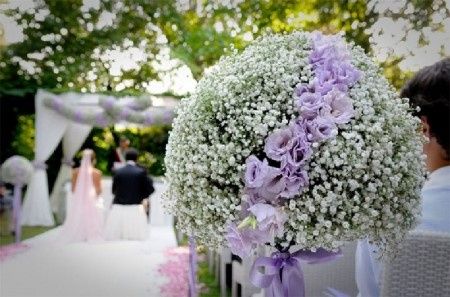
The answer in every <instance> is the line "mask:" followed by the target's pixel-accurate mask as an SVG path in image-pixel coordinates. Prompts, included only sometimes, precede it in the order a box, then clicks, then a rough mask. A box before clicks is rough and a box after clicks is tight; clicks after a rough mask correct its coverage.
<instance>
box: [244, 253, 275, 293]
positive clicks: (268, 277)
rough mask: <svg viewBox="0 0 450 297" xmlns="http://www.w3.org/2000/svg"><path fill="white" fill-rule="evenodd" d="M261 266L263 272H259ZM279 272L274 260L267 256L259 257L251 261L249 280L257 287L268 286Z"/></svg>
mask: <svg viewBox="0 0 450 297" xmlns="http://www.w3.org/2000/svg"><path fill="white" fill-rule="evenodd" d="M260 268H263V269H264V272H260V271H259V269H260ZM278 273H279V268H278V267H277V266H276V264H275V263H274V260H273V259H272V258H269V257H259V258H258V259H256V260H255V262H254V263H253V266H252V269H251V270H250V282H251V283H252V284H253V285H254V286H255V287H258V288H261V289H262V288H268V287H269V286H270V285H271V284H272V282H273V280H274V277H275V276H276V275H277V274H278Z"/></svg>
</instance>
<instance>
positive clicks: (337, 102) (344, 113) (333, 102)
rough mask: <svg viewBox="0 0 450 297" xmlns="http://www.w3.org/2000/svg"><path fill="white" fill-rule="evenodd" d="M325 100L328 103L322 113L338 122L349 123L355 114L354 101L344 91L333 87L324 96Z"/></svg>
mask: <svg viewBox="0 0 450 297" xmlns="http://www.w3.org/2000/svg"><path fill="white" fill-rule="evenodd" d="M324 100H325V103H326V104H325V105H324V107H323V108H322V110H321V111H320V114H321V115H322V116H323V117H328V118H331V119H333V120H334V122H335V123H336V124H345V123H348V122H349V121H350V120H351V118H352V117H353V116H354V115H355V110H354V109H353V104H352V101H351V99H350V98H349V97H348V96H347V94H346V93H344V92H341V91H339V90H337V89H333V90H332V91H331V92H329V93H328V94H327V95H326V96H325V97H324Z"/></svg>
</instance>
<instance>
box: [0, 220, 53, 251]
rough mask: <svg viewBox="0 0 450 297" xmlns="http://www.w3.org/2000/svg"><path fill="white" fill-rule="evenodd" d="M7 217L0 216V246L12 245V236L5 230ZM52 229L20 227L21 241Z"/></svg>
mask: <svg viewBox="0 0 450 297" xmlns="http://www.w3.org/2000/svg"><path fill="white" fill-rule="evenodd" d="M7 219H8V218H7V217H6V215H5V214H4V213H3V214H0V229H1V230H2V234H1V235H0V246H3V245H8V244H11V243H14V236H13V235H11V234H10V233H9V232H8V228H7ZM52 228H53V227H39V226H37V227H29V226H23V227H22V240H25V239H28V238H31V237H34V236H36V235H39V234H41V233H44V232H46V231H48V230H50V229H52Z"/></svg>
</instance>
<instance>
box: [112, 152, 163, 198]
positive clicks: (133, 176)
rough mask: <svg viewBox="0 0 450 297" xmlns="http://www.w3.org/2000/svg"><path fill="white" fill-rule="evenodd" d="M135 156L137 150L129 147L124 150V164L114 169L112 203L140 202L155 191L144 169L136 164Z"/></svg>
mask: <svg viewBox="0 0 450 297" xmlns="http://www.w3.org/2000/svg"><path fill="white" fill-rule="evenodd" d="M137 158H138V152H137V150H135V149H133V148H131V149H128V150H127V151H126V152H125V166H124V167H122V168H120V169H118V170H116V173H115V175H114V178H113V184H112V192H113V194H114V201H113V203H114V204H122V205H130V204H141V203H142V201H143V200H144V199H145V198H148V197H149V196H150V195H151V194H152V193H153V192H154V191H155V189H154V188H153V181H152V180H151V179H150V178H149V177H148V176H147V172H146V171H145V169H143V168H142V167H139V166H138V165H137V164H136V161H137Z"/></svg>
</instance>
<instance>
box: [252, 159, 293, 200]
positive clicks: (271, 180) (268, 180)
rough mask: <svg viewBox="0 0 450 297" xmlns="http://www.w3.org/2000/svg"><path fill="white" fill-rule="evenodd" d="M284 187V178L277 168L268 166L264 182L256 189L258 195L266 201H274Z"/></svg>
mask: <svg viewBox="0 0 450 297" xmlns="http://www.w3.org/2000/svg"><path fill="white" fill-rule="evenodd" d="M285 188H286V178H285V177H284V175H283V172H281V170H280V169H279V168H275V167H272V166H269V172H268V173H267V175H266V177H265V180H264V184H263V185H262V187H261V188H259V189H258V192H257V193H258V195H259V197H261V198H263V199H265V200H267V201H275V200H276V199H277V198H278V196H279V194H280V193H281V192H283V191H284V189H285Z"/></svg>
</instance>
